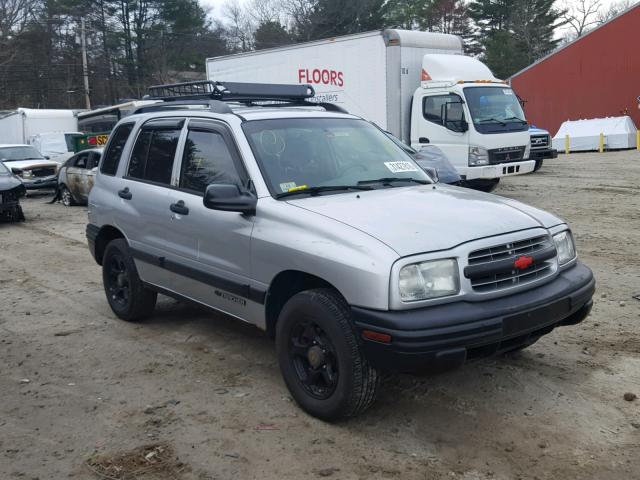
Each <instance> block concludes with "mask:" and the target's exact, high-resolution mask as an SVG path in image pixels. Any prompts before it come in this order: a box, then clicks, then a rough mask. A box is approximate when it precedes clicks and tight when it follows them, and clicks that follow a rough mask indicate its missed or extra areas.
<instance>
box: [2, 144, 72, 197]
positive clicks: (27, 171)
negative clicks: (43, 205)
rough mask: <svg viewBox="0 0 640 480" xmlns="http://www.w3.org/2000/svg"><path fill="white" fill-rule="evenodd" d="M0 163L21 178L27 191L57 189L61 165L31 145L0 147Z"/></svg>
mask: <svg viewBox="0 0 640 480" xmlns="http://www.w3.org/2000/svg"><path fill="white" fill-rule="evenodd" d="M0 161H1V162H2V163H4V165H5V166H6V167H7V168H9V169H10V170H11V171H12V172H13V173H14V174H15V175H17V176H18V177H20V179H21V180H22V183H23V184H24V186H25V188H26V189H27V190H39V189H55V188H56V185H57V180H56V174H57V173H58V167H59V164H58V163H56V162H53V161H51V160H48V159H47V158H45V157H44V156H43V155H42V154H41V153H40V152H39V151H38V150H36V149H35V148H34V147H32V146H31V145H0Z"/></svg>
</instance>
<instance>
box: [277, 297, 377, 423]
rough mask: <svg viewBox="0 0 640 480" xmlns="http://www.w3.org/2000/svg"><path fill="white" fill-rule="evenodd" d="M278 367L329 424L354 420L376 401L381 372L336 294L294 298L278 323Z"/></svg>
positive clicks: (302, 401)
mask: <svg viewBox="0 0 640 480" xmlns="http://www.w3.org/2000/svg"><path fill="white" fill-rule="evenodd" d="M276 349H277V352H278V362H279V364H280V370H281V372H282V376H283V378H284V381H285V383H286V384H287V387H288V388H289V391H290V392H291V396H292V397H293V398H294V400H295V401H296V402H297V403H298V405H300V407H301V408H302V409H304V410H305V411H306V412H308V413H309V414H311V415H313V416H315V417H318V418H321V419H323V420H337V419H340V418H345V417H352V416H355V415H358V414H359V413H361V412H363V411H365V410H366V409H367V408H369V406H370V405H371V404H372V403H373V401H374V400H375V397H376V394H377V391H378V388H379V386H380V377H379V375H378V372H377V371H376V370H375V369H374V368H373V367H371V366H370V365H369V362H368V361H367V358H366V357H365V355H364V353H363V351H362V345H361V341H360V339H359V337H358V335H357V331H356V329H355V326H354V324H353V320H352V318H351V309H350V308H349V306H348V305H347V303H346V302H345V300H344V299H343V298H342V296H341V295H340V294H338V293H337V292H336V291H334V290H330V289H324V288H323V289H314V290H307V291H304V292H300V293H298V294H296V295H294V296H293V297H291V298H290V299H289V301H288V302H287V303H286V304H285V306H284V307H283V309H282V311H281V312H280V315H279V317H278V323H277V324H276Z"/></svg>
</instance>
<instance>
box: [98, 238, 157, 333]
mask: <svg viewBox="0 0 640 480" xmlns="http://www.w3.org/2000/svg"><path fill="white" fill-rule="evenodd" d="M102 283H103V284H104V291H105V293H106V295H107V301H108V302H109V306H110V307H111V310H113V313H115V314H116V315H117V316H118V317H119V318H121V319H122V320H126V321H129V322H131V321H135V320H139V319H141V318H143V317H146V316H148V315H150V314H151V313H152V312H153V309H154V308H155V305H156V298H157V296H158V294H157V293H156V292H154V291H153V290H150V289H148V288H146V287H145V286H144V284H143V283H142V281H141V280H140V277H138V271H137V270H136V265H135V263H134V261H133V258H132V257H131V254H130V253H129V246H128V245H127V242H126V241H125V240H124V239H122V238H117V239H115V240H112V241H111V242H109V244H108V245H107V248H106V249H105V252H104V257H103V260H102Z"/></svg>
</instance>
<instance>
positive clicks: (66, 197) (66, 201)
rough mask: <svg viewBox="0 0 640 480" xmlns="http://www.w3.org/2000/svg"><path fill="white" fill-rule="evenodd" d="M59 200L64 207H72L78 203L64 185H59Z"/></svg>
mask: <svg viewBox="0 0 640 480" xmlns="http://www.w3.org/2000/svg"><path fill="white" fill-rule="evenodd" d="M60 202H62V204H63V205H64V206H65V207H73V206H75V205H77V204H78V203H77V202H76V201H75V200H74V199H73V195H72V194H71V192H70V191H69V189H68V188H67V186H66V185H60Z"/></svg>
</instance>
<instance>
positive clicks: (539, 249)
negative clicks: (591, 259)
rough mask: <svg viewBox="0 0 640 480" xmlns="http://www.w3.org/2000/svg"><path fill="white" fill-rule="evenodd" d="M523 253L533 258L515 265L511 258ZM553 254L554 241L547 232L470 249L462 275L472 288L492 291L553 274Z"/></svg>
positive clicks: (479, 290) (480, 290) (554, 253)
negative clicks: (523, 264) (525, 262)
mask: <svg viewBox="0 0 640 480" xmlns="http://www.w3.org/2000/svg"><path fill="white" fill-rule="evenodd" d="M522 256H528V257H531V258H532V259H533V262H532V264H531V265H529V266H528V267H527V268H524V269H519V268H516V267H515V266H514V262H515V260H516V259H517V258H518V257H522ZM555 257H556V251H555V245H554V244H553V241H552V240H551V238H550V237H548V236H546V235H541V236H538V237H533V238H529V239H526V240H519V241H517V242H511V243H503V244H500V245H495V246H493V247H490V248H483V249H480V250H475V251H473V252H471V253H470V254H469V258H468V264H469V267H467V269H465V276H467V278H469V280H470V282H471V287H472V288H473V290H474V291H475V292H479V293H487V292H495V291H499V290H504V289H507V288H512V287H515V286H519V285H523V284H527V283H531V282H535V281H537V280H541V279H543V278H545V277H548V276H550V275H552V274H553V272H554V265H555Z"/></svg>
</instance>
